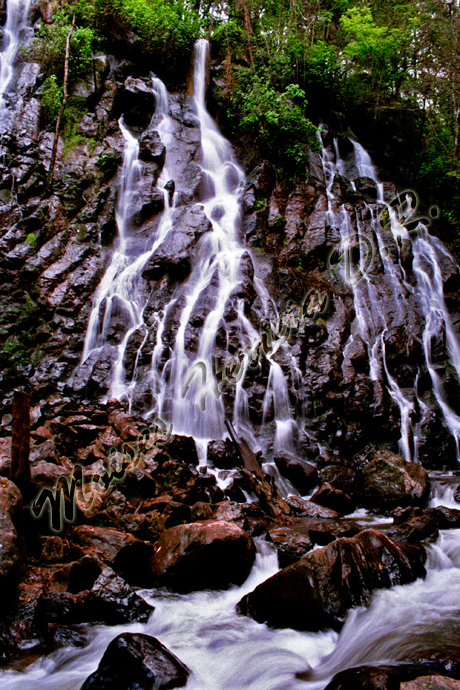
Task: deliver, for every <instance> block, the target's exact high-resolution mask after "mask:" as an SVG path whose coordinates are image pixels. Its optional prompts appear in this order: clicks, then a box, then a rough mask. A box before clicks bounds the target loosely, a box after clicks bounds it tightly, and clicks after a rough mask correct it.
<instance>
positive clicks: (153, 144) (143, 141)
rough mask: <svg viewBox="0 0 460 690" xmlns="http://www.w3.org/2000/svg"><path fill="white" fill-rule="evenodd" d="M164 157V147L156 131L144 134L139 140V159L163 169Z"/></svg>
mask: <svg viewBox="0 0 460 690" xmlns="http://www.w3.org/2000/svg"><path fill="white" fill-rule="evenodd" d="M165 157H166V147H165V145H164V144H163V142H162V141H161V137H160V135H159V134H158V132H157V131H156V130H154V131H152V132H144V134H143V135H142V137H141V138H140V140H139V158H140V159H141V161H146V162H147V163H156V164H157V165H158V166H159V167H160V168H162V167H163V165H164V162H165Z"/></svg>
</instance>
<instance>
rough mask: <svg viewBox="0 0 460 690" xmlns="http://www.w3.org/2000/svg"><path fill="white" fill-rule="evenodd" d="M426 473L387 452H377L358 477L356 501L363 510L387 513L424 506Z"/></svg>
mask: <svg viewBox="0 0 460 690" xmlns="http://www.w3.org/2000/svg"><path fill="white" fill-rule="evenodd" d="M429 490H430V489H429V480H428V473H427V471H426V470H425V469H424V468H423V467H422V466H421V465H416V464H415V463H412V462H406V461H405V460H403V459H402V458H401V457H399V455H395V454H394V453H391V452H390V451H388V450H379V451H377V453H375V455H374V457H373V459H372V461H371V462H370V463H369V464H368V465H366V467H365V468H364V469H363V471H362V473H361V480H360V491H359V494H360V495H359V500H360V503H361V505H362V506H363V507H364V508H368V509H370V510H373V511H375V512H388V511H390V510H393V509H394V508H397V507H403V508H404V507H406V506H414V505H417V506H424V505H425V504H426V501H427V499H428V496H429Z"/></svg>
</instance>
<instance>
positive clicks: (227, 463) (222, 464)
mask: <svg viewBox="0 0 460 690" xmlns="http://www.w3.org/2000/svg"><path fill="white" fill-rule="evenodd" d="M208 460H209V462H212V464H213V465H214V467H218V468H219V469H221V470H230V469H233V468H235V467H240V466H241V458H240V456H239V455H238V453H237V451H236V449H235V446H234V444H233V443H232V442H231V441H230V440H228V439H226V440H225V441H211V442H210V443H208Z"/></svg>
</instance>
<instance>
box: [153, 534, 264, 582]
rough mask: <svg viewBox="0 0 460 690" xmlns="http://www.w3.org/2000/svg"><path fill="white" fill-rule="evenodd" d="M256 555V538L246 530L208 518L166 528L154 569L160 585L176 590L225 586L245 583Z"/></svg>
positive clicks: (157, 549)
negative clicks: (254, 539) (254, 540)
mask: <svg viewBox="0 0 460 690" xmlns="http://www.w3.org/2000/svg"><path fill="white" fill-rule="evenodd" d="M254 558H255V547H254V542H253V541H252V538H251V537H250V536H249V534H247V533H246V532H245V531H244V530H242V529H240V528H239V527H238V526H237V525H235V524H233V523H230V522H225V521H223V520H205V521H203V522H192V523H190V524H187V525H177V526H176V527H171V528H170V529H167V530H165V532H163V534H162V535H161V537H160V539H159V540H158V542H157V547H156V553H155V555H154V557H153V559H152V571H153V575H154V578H155V580H156V581H157V583H158V584H159V585H165V586H167V587H169V588H170V589H173V590H174V591H176V592H191V591H194V590H201V589H226V588H227V587H229V586H230V585H232V584H237V585H241V584H243V582H244V581H245V580H246V578H247V577H248V575H249V573H250V571H251V568H252V565H253V563H254Z"/></svg>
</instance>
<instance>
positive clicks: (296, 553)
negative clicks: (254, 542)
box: [268, 527, 313, 568]
mask: <svg viewBox="0 0 460 690" xmlns="http://www.w3.org/2000/svg"><path fill="white" fill-rule="evenodd" d="M268 533H269V535H270V539H271V540H272V542H273V544H274V545H275V546H276V550H277V552H278V562H279V565H280V568H285V567H286V566H288V565H291V563H295V562H296V561H298V560H299V558H302V556H305V554H306V553H307V552H308V551H310V550H311V548H312V546H313V544H312V543H311V541H310V539H309V537H308V535H307V534H300V533H299V532H296V531H295V530H293V529H290V528H289V527H274V528H272V529H269V530H268Z"/></svg>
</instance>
